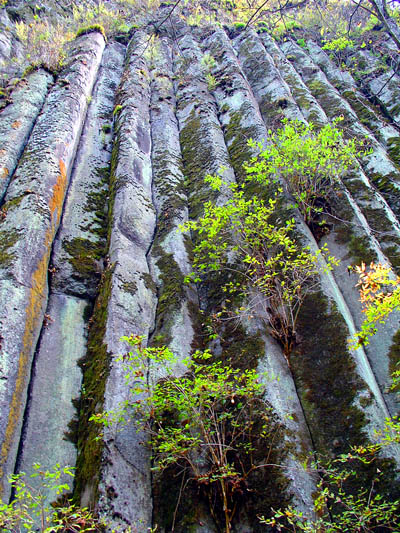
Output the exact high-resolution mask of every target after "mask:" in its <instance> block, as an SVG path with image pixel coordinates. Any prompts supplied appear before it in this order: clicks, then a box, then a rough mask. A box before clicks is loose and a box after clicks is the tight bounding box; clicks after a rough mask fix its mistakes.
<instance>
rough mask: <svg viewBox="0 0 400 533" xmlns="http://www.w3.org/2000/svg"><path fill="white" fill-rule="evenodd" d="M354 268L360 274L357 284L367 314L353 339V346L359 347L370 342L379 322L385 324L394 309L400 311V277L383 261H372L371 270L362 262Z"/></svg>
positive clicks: (364, 311)
mask: <svg viewBox="0 0 400 533" xmlns="http://www.w3.org/2000/svg"><path fill="white" fill-rule="evenodd" d="M354 270H355V272H357V274H358V275H359V281H358V284H357V286H359V287H360V301H361V303H362V304H363V313H364V315H365V319H364V322H363V323H362V326H361V331H360V332H358V333H357V335H356V338H355V339H353V346H354V347H359V346H361V345H367V344H368V343H369V340H368V339H369V338H370V337H371V336H372V335H374V334H375V333H376V332H377V326H378V324H379V323H381V324H384V323H385V321H386V319H387V317H388V316H389V315H390V314H391V313H392V312H393V311H400V277H399V276H396V275H395V274H394V273H393V272H392V269H391V267H390V266H389V265H383V264H382V263H371V265H370V268H369V270H367V268H366V265H365V263H362V264H361V266H356V267H355V269H354Z"/></svg>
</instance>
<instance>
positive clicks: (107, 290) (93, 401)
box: [74, 269, 112, 506]
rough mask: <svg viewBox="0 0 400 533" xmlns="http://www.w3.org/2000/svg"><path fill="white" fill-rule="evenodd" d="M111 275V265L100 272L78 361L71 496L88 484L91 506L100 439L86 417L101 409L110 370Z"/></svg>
mask: <svg viewBox="0 0 400 533" xmlns="http://www.w3.org/2000/svg"><path fill="white" fill-rule="evenodd" d="M111 278H112V269H110V270H107V271H106V272H105V273H104V274H103V278H102V282H101V287H100V294H99V296H98V298H97V300H96V303H95V306H94V312H93V315H92V318H91V320H90V329H89V338H88V348H87V353H86V355H85V357H84V358H83V359H82V360H81V361H80V366H81V368H82V372H83V382H82V390H81V397H80V400H79V422H78V423H77V429H76V433H77V448H78V458H77V463H76V468H77V469H76V476H75V487H74V500H75V502H76V503H79V502H80V496H81V494H82V493H83V492H84V490H85V488H86V487H87V486H90V487H92V490H93V492H92V498H93V500H92V502H91V504H92V505H93V506H94V505H95V504H96V502H97V490H98V489H97V486H98V482H99V475H100V463H101V453H102V449H103V443H102V440H101V438H100V433H101V426H100V425H99V424H96V423H95V422H93V421H90V420H89V419H90V417H91V416H92V415H93V414H95V413H97V412H99V411H101V409H102V406H103V402H104V392H105V386H106V381H107V377H108V375H109V371H110V361H111V354H110V353H109V352H108V351H107V346H106V345H105V343H104V337H105V333H106V324H107V315H108V302H109V299H110V294H111V284H112V279H111Z"/></svg>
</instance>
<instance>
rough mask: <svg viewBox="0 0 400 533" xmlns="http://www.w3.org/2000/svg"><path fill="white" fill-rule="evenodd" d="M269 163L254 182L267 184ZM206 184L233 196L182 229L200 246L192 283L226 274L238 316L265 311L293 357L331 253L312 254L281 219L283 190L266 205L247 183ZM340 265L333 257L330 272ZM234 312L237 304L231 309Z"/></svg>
mask: <svg viewBox="0 0 400 533" xmlns="http://www.w3.org/2000/svg"><path fill="white" fill-rule="evenodd" d="M268 164H269V160H268V159H264V158H263V159H262V161H261V162H260V161H258V160H257V161H253V164H252V166H247V167H246V168H247V172H248V174H249V176H251V179H253V180H260V181H263V182H264V183H265V179H266V177H265V172H266V166H265V165H268ZM206 180H207V181H208V182H209V183H210V184H211V186H212V188H213V189H215V190H221V188H222V187H224V188H225V190H226V188H228V189H230V191H231V197H230V198H229V199H228V200H227V201H226V203H225V204H223V205H216V204H214V203H212V202H207V203H206V204H205V208H204V215H203V216H202V217H200V218H199V219H198V220H196V221H194V220H192V221H189V222H187V223H186V224H185V225H184V226H182V230H183V231H194V232H195V234H196V235H197V236H198V239H197V242H198V244H197V245H196V246H195V247H194V250H193V253H194V261H193V267H194V272H193V273H192V274H191V275H190V276H187V278H186V281H188V282H190V281H194V282H200V281H202V280H203V279H205V278H206V277H207V276H208V275H210V274H213V273H215V272H218V273H220V274H221V273H223V274H224V275H225V279H226V281H225V283H223V284H222V291H223V292H224V293H226V298H227V301H228V302H231V299H236V298H237V297H239V300H240V302H241V305H240V307H237V308H236V309H235V308H232V310H231V312H230V315H231V316H230V318H233V317H234V316H235V315H236V316H238V317H239V316H240V315H242V314H243V315H245V316H246V317H251V316H254V315H258V311H257V309H259V308H260V309H263V310H264V313H265V315H264V316H265V317H267V318H264V320H266V322H267V325H268V329H269V330H270V333H271V334H272V335H273V336H274V337H275V338H276V339H278V340H279V341H280V342H281V344H282V346H283V349H284V353H285V354H286V355H288V354H289V353H290V351H291V349H292V347H293V343H294V342H295V338H296V323H297V317H298V314H299V311H300V308H301V306H302V303H303V301H304V299H305V297H306V295H307V294H308V293H309V292H310V291H311V290H312V289H313V288H314V287H315V286H316V285H317V284H318V279H319V277H318V276H319V274H320V273H321V272H322V271H323V268H322V267H321V265H320V264H319V259H318V258H319V255H320V254H321V253H322V252H324V253H325V252H327V249H326V248H322V249H321V250H318V251H316V252H315V253H313V252H311V251H310V250H309V249H308V248H306V247H302V246H301V245H300V244H299V243H298V242H297V241H296V238H295V236H294V229H295V221H294V219H290V220H286V221H284V220H280V221H279V215H278V214H277V203H278V195H279V194H280V193H281V192H282V191H278V192H277V193H276V195H275V197H274V198H269V199H268V200H264V199H262V198H260V197H259V196H258V195H257V194H254V195H252V196H250V197H249V198H248V197H247V191H246V184H245V185H244V186H238V185H237V184H230V185H227V184H226V183H225V182H224V181H223V180H222V178H221V177H220V176H208V177H207V178H206ZM334 264H336V260H335V259H334V258H333V257H327V263H326V268H328V269H331V268H332V266H333V265H334ZM230 307H232V305H230Z"/></svg>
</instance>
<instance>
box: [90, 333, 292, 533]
mask: <svg viewBox="0 0 400 533" xmlns="http://www.w3.org/2000/svg"><path fill="white" fill-rule="evenodd" d="M121 340H124V341H126V342H127V343H128V344H129V345H130V346H131V347H132V351H130V352H129V353H127V354H124V356H122V357H120V358H119V360H120V361H123V362H124V365H125V368H126V370H127V372H126V380H127V383H129V384H130V386H131V398H130V399H129V400H128V401H127V402H125V404H123V405H122V406H121V409H120V410H117V411H116V412H111V413H100V414H97V415H95V416H94V417H92V419H93V420H95V421H96V422H101V423H103V424H105V425H109V424H112V423H115V422H116V421H118V422H120V423H122V424H127V423H131V421H132V418H133V419H134V420H135V421H136V424H137V425H138V429H140V430H145V432H146V435H148V438H149V440H148V442H147V444H148V446H149V447H150V448H151V450H152V452H153V464H154V468H153V470H154V471H155V472H157V473H162V472H163V471H165V470H166V469H168V468H170V467H171V466H172V467H173V466H175V467H178V472H179V475H181V476H182V484H181V491H182V495H181V496H180V498H179V499H182V501H184V496H185V491H186V489H187V485H188V484H189V483H192V485H193V484H195V485H196V488H197V490H196V492H197V493H201V492H203V493H205V494H206V495H207V501H208V502H209V505H210V511H211V514H212V516H213V517H214V519H215V520H216V522H217V523H218V522H220V523H219V524H218V525H219V529H221V530H222V531H224V532H225V533H230V532H231V531H232V529H231V528H232V520H233V519H234V517H235V515H236V514H239V512H240V502H242V505H243V504H244V502H245V501H246V494H251V491H252V486H251V474H252V473H253V472H254V471H255V470H257V469H265V468H269V469H270V470H271V469H273V467H274V466H276V465H274V464H270V463H273V461H271V449H272V446H273V442H274V439H277V441H279V439H280V438H283V434H282V429H281V426H280V424H278V423H277V422H276V421H275V417H274V415H273V413H272V409H271V407H270V406H269V405H268V404H267V403H266V402H265V400H264V392H265V385H263V383H262V382H263V381H264V382H265V376H264V379H262V376H261V375H259V374H257V373H256V372H255V371H254V370H245V371H244V372H243V371H241V370H239V369H233V368H232V367H230V366H229V365H227V364H223V363H222V362H221V361H219V362H210V361H211V354H210V353H209V352H208V351H204V352H199V351H198V352H196V353H195V354H194V355H193V359H189V358H188V359H185V360H183V361H179V360H178V359H177V358H176V357H175V356H174V355H173V354H172V353H171V352H170V350H169V349H168V348H166V347H165V346H162V347H157V348H145V347H144V346H143V342H144V337H141V336H130V337H123V338H122V339H121ZM149 362H150V363H151V365H152V368H156V371H157V373H158V375H162V376H164V377H163V378H162V379H160V380H158V381H156V382H155V383H154V382H153V383H152V380H149V379H148V377H147V375H148V365H149ZM176 368H179V369H180V376H176V375H175V373H174V369H176ZM183 372H184V373H183ZM182 374H183V375H182ZM132 412H133V417H132V416H130V415H132ZM256 447H257V449H260V448H261V450H262V451H263V453H262V457H263V460H262V461H261V462H258V461H256V460H255V457H256V456H257V453H256ZM238 495H242V496H241V497H240V498H238ZM182 496H183V497H182ZM179 499H178V504H179ZM220 517H221V519H220ZM173 529H174V524H172V530H173Z"/></svg>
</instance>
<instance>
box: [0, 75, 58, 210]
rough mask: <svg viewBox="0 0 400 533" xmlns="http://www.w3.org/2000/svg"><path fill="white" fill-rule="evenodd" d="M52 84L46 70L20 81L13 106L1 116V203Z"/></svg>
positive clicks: (14, 94)
mask: <svg viewBox="0 0 400 533" xmlns="http://www.w3.org/2000/svg"><path fill="white" fill-rule="evenodd" d="M52 82H53V76H52V75H51V74H49V73H48V72H46V71H45V70H42V69H40V70H38V71H36V72H33V73H32V74H31V75H30V76H28V78H27V79H26V80H21V81H20V86H18V87H16V88H15V89H14V91H13V93H12V96H11V98H12V103H11V104H9V105H8V106H7V107H6V108H5V109H4V110H3V111H2V112H1V113H0V147H1V148H0V202H1V200H2V199H3V197H4V194H5V193H6V190H7V187H8V184H9V183H10V181H11V178H12V175H13V173H14V170H15V168H16V166H17V163H18V160H19V158H20V157H21V154H22V152H23V150H24V148H25V144H26V142H27V140H28V138H29V135H30V133H31V131H32V128H33V126H34V124H35V121H36V118H37V116H38V114H39V112H40V110H41V109H42V107H43V104H44V101H45V98H46V95H47V91H48V89H49V87H50V85H51V83H52Z"/></svg>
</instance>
